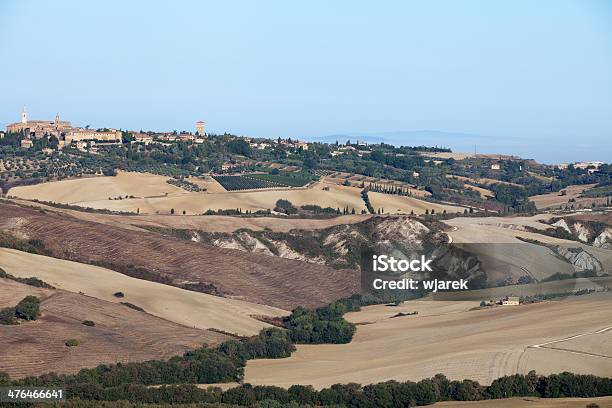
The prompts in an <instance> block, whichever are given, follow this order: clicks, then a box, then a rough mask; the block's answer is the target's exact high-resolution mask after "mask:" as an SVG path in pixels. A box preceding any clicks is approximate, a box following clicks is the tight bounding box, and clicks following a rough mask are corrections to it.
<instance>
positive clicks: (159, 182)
mask: <svg viewBox="0 0 612 408" xmlns="http://www.w3.org/2000/svg"><path fill="white" fill-rule="evenodd" d="M166 179H167V177H162V176H155V175H150V174H141V173H121V172H120V173H119V174H118V175H117V176H116V177H97V178H92V179H87V180H85V179H83V180H69V181H61V182H52V183H43V184H37V185H33V186H25V187H16V188H13V189H11V190H10V191H9V194H8V195H10V196H15V197H18V198H23V199H30V200H31V199H38V200H41V201H51V202H59V203H66V204H74V205H79V206H82V207H90V208H95V209H109V210H113V211H123V212H140V214H169V213H170V212H171V210H172V209H174V211H175V214H182V213H183V211H185V213H186V214H190V215H191V214H201V213H204V212H206V211H207V210H219V209H237V208H241V209H242V210H243V211H246V210H252V211H257V210H268V209H270V210H272V209H274V207H275V205H276V201H278V200H279V199H286V200H289V201H291V202H292V203H293V204H294V205H298V206H301V205H305V204H317V205H320V206H322V207H332V208H340V209H342V208H345V207H348V208H349V210H352V209H353V208H354V209H355V211H356V212H357V213H360V212H361V210H362V209H365V206H364V203H363V200H362V199H361V196H360V190H359V189H358V188H354V187H345V186H340V185H337V184H335V183H326V182H317V183H313V184H311V185H310V186H308V187H307V188H282V189H268V190H250V191H246V192H242V191H231V192H228V191H225V190H223V189H222V188H221V187H220V186H219V185H218V183H217V182H216V181H206V180H196V179H190V181H191V182H196V183H197V184H199V185H202V186H203V187H205V188H207V189H208V191H206V192H199V193H195V192H187V191H185V190H183V189H180V188H178V187H175V186H172V185H170V184H168V183H166V182H165V180H166ZM324 188H325V189H324ZM166 193H168V194H167V195H166ZM117 195H121V196H123V197H125V196H126V195H128V196H132V195H133V196H134V197H135V198H128V199H125V198H124V199H122V200H109V199H108V197H115V196H117Z"/></svg>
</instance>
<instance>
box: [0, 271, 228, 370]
mask: <svg viewBox="0 0 612 408" xmlns="http://www.w3.org/2000/svg"><path fill="white" fill-rule="evenodd" d="M27 295H34V296H37V297H38V298H39V299H41V300H42V304H41V312H42V315H41V317H40V318H39V319H38V320H36V321H34V322H24V323H22V324H20V325H17V326H0V371H4V372H6V373H8V374H9V375H10V376H11V377H12V378H20V377H24V376H29V375H40V374H44V373H48V372H52V371H53V372H57V373H73V372H76V371H78V370H79V369H81V368H85V367H95V366H97V365H98V364H103V363H104V364H108V363H116V362H129V361H146V360H151V359H165V358H170V357H172V356H174V355H178V354H182V353H184V352H185V351H187V350H192V349H194V348H198V347H201V346H202V345H203V344H205V343H206V344H208V345H210V346H213V345H215V344H217V343H219V342H221V341H224V340H226V339H228V338H229V337H228V336H225V335H222V334H219V333H216V332H213V331H208V330H199V329H194V328H190V327H185V326H182V325H178V324H176V323H173V322H170V321H168V320H164V319H160V318H158V317H155V316H151V315H150V314H147V313H142V312H139V311H136V310H132V309H130V308H128V307H126V306H124V305H120V304H117V303H112V302H106V301H102V300H99V299H96V298H93V297H89V296H85V295H80V294H76V293H71V292H66V291H63V290H59V289H58V290H49V289H39V288H34V287H32V286H27V285H24V284H20V283H17V282H14V281H10V280H5V279H0V308H2V307H11V306H15V304H17V302H19V301H20V300H21V299H23V298H24V297H25V296H27ZM84 320H91V321H93V322H94V323H95V326H93V327H90V326H85V325H83V324H82V322H83V321H84ZM67 339H77V340H79V342H80V344H79V345H78V347H67V346H66V345H65V341H66V340H67Z"/></svg>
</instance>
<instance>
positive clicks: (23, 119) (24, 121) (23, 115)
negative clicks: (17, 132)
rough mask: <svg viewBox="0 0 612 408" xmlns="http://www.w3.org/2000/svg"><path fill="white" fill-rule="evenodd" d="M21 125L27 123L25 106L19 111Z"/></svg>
mask: <svg viewBox="0 0 612 408" xmlns="http://www.w3.org/2000/svg"><path fill="white" fill-rule="evenodd" d="M21 123H28V111H26V107H25V106H24V107H23V109H22V110H21Z"/></svg>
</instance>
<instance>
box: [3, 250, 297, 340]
mask: <svg viewBox="0 0 612 408" xmlns="http://www.w3.org/2000/svg"><path fill="white" fill-rule="evenodd" d="M0 268H3V269H4V270H5V271H7V272H8V273H10V274H12V275H14V276H17V277H24V278H25V277H30V276H36V277H37V278H40V279H42V280H43V281H45V282H47V283H49V284H50V285H53V286H55V287H56V288H61V289H64V290H67V291H70V292H74V293H83V294H85V295H88V296H92V297H95V298H97V299H101V300H106V301H109V302H116V303H118V302H129V303H132V304H135V305H136V306H139V307H141V308H143V309H144V310H145V311H146V312H147V313H150V314H152V315H154V316H158V317H161V318H163V319H166V320H169V321H172V322H175V323H179V324H182V325H185V326H188V327H194V328H199V329H209V328H215V329H220V330H224V331H226V332H229V333H237V334H241V335H252V334H256V333H258V332H259V331H260V330H261V329H262V328H264V327H267V326H268V325H267V324H266V323H263V322H261V321H259V320H256V319H254V318H252V317H251V316H252V315H260V316H283V315H285V314H287V312H285V311H283V310H281V309H277V308H274V307H269V306H263V305H258V304H254V303H249V302H245V301H241V300H236V299H228V298H223V297H218V296H212V295H208V294H204V293H199V292H192V291H188V290H184V289H179V288H176V287H173V286H168V285H163V284H160V283H156V282H150V281H146V280H141V279H135V278H132V277H129V276H126V275H123V274H120V273H118V272H114V271H111V270H109V269H105V268H100V267H97V266H91V265H84V264H80V263H77V262H71V261H65V260H61V259H56V258H50V257H45V256H41V255H33V254H29V253H25V252H20V251H16V250H12V249H5V248H0ZM115 292H123V293H124V294H125V297H124V298H117V297H115V296H114V295H113V294H114V293H115Z"/></svg>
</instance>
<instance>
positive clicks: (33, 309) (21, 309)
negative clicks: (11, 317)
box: [15, 296, 40, 320]
mask: <svg viewBox="0 0 612 408" xmlns="http://www.w3.org/2000/svg"><path fill="white" fill-rule="evenodd" d="M39 316H40V300H39V299H38V298H37V297H36V296H26V297H25V298H23V300H22V301H21V302H19V303H17V306H15V317H17V318H19V319H23V320H36V319H38V317H39Z"/></svg>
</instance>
